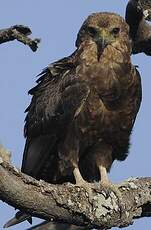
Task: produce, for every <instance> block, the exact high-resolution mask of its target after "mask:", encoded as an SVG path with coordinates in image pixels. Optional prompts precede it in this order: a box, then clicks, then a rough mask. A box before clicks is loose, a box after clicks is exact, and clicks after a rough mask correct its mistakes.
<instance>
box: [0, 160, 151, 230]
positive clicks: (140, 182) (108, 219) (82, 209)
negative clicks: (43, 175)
mask: <svg viewBox="0 0 151 230" xmlns="http://www.w3.org/2000/svg"><path fill="white" fill-rule="evenodd" d="M0 162H1V164H0V198H1V200H2V201H5V202H6V203H8V204H10V205H12V206H13V207H15V208H18V209H20V210H23V211H25V212H27V213H29V214H31V215H33V216H37V217H40V218H43V219H45V220H49V221H52V222H61V223H69V224H75V225H81V226H89V227H90V228H102V229H106V228H111V227H113V226H117V227H118V226H120V227H122V226H128V225H129V224H131V223H132V221H133V219H135V218H140V217H143V216H151V178H140V179H139V178H134V179H130V180H127V181H125V182H123V183H122V184H120V185H119V186H117V189H118V191H119V192H120V193H121V199H120V200H119V199H117V196H116V194H115V193H114V191H112V192H111V193H110V195H107V194H106V193H107V191H106V189H104V188H100V186H99V185H98V184H94V185H93V186H94V189H91V191H86V190H85V189H84V188H80V187H77V186H75V185H71V184H69V183H68V184H64V185H52V184H51V185H50V184H47V183H45V182H44V181H37V180H35V179H33V178H31V177H29V176H26V175H24V174H22V173H21V172H19V171H18V170H16V169H15V168H14V167H12V166H10V165H9V164H8V163H6V162H3V160H2V159H1V161H0ZM121 202H122V203H121ZM121 207H123V208H122V212H121Z"/></svg>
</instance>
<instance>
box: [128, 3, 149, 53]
mask: <svg viewBox="0 0 151 230" xmlns="http://www.w3.org/2000/svg"><path fill="white" fill-rule="evenodd" d="M146 2H147V1H146ZM145 4H146V3H145V2H144V1H138V0H130V1H129V2H128V4H127V7H126V14H125V20H126V22H127V23H128V25H129V28H130V38H131V39H132V54H137V53H145V54H146V55H151V26H150V25H149V23H147V22H146V19H147V18H146V17H145V16H144V10H146V5H145Z"/></svg>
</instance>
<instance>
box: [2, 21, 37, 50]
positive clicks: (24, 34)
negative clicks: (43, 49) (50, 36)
mask: <svg viewBox="0 0 151 230" xmlns="http://www.w3.org/2000/svg"><path fill="white" fill-rule="evenodd" d="M30 34H32V32H31V30H30V28H29V27H27V26H23V25H15V26H12V27H10V28H7V29H3V30H0V44H2V43H5V42H8V41H13V40H15V39H16V40H17V41H19V42H21V43H23V44H25V45H28V46H29V47H30V48H31V50H32V51H33V52H35V51H36V50H37V48H38V43H39V42H40V39H38V38H36V39H31V38H29V37H28V35H30Z"/></svg>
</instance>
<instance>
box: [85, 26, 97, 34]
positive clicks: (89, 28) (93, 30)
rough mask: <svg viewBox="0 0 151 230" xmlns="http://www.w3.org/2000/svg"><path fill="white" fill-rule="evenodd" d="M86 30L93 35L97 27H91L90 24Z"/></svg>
mask: <svg viewBox="0 0 151 230" xmlns="http://www.w3.org/2000/svg"><path fill="white" fill-rule="evenodd" d="M87 30H88V33H89V34H90V35H91V36H95V35H96V34H97V33H98V31H97V29H96V28H95V27H92V26H89V27H87Z"/></svg>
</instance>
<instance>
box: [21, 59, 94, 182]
mask: <svg viewBox="0 0 151 230" xmlns="http://www.w3.org/2000/svg"><path fill="white" fill-rule="evenodd" d="M63 62H64V65H63V64H62V62H60V61H59V62H58V63H54V64H53V65H50V66H49V67H48V68H47V69H45V70H44V71H43V72H42V75H41V76H40V79H39V80H38V85H37V86H36V87H34V88H33V89H31V90H30V91H29V93H30V94H32V95H33V97H32V100H31V104H30V105H29V107H28V108H27V110H26V112H28V114H27V116H26V119H25V121H26V123H25V137H27V140H26V145H25V150H24V156H23V163H22V171H23V172H24V173H27V174H29V175H31V176H33V177H36V178H41V179H43V178H42V176H41V174H42V170H44V169H45V167H46V164H47V162H48V161H49V164H52V167H53V170H52V174H54V173H55V170H56V169H55V164H54V162H55V159H56V152H55V148H56V143H57V142H58V141H59V140H60V139H63V138H64V135H65V131H66V130H67V127H68V126H69V124H70V122H72V120H73V119H74V118H75V116H77V115H78V113H79V112H80V111H81V109H82V106H83V105H84V103H85V100H86V99H87V97H88V95H89V91H90V90H89V87H88V86H87V85H86V84H85V83H84V82H81V81H80V80H79V78H78V76H76V74H75V70H74V67H72V68H71V66H68V65H67V64H66V59H63ZM60 63H61V64H60ZM52 162H53V163H52ZM49 167H51V166H49Z"/></svg>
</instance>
